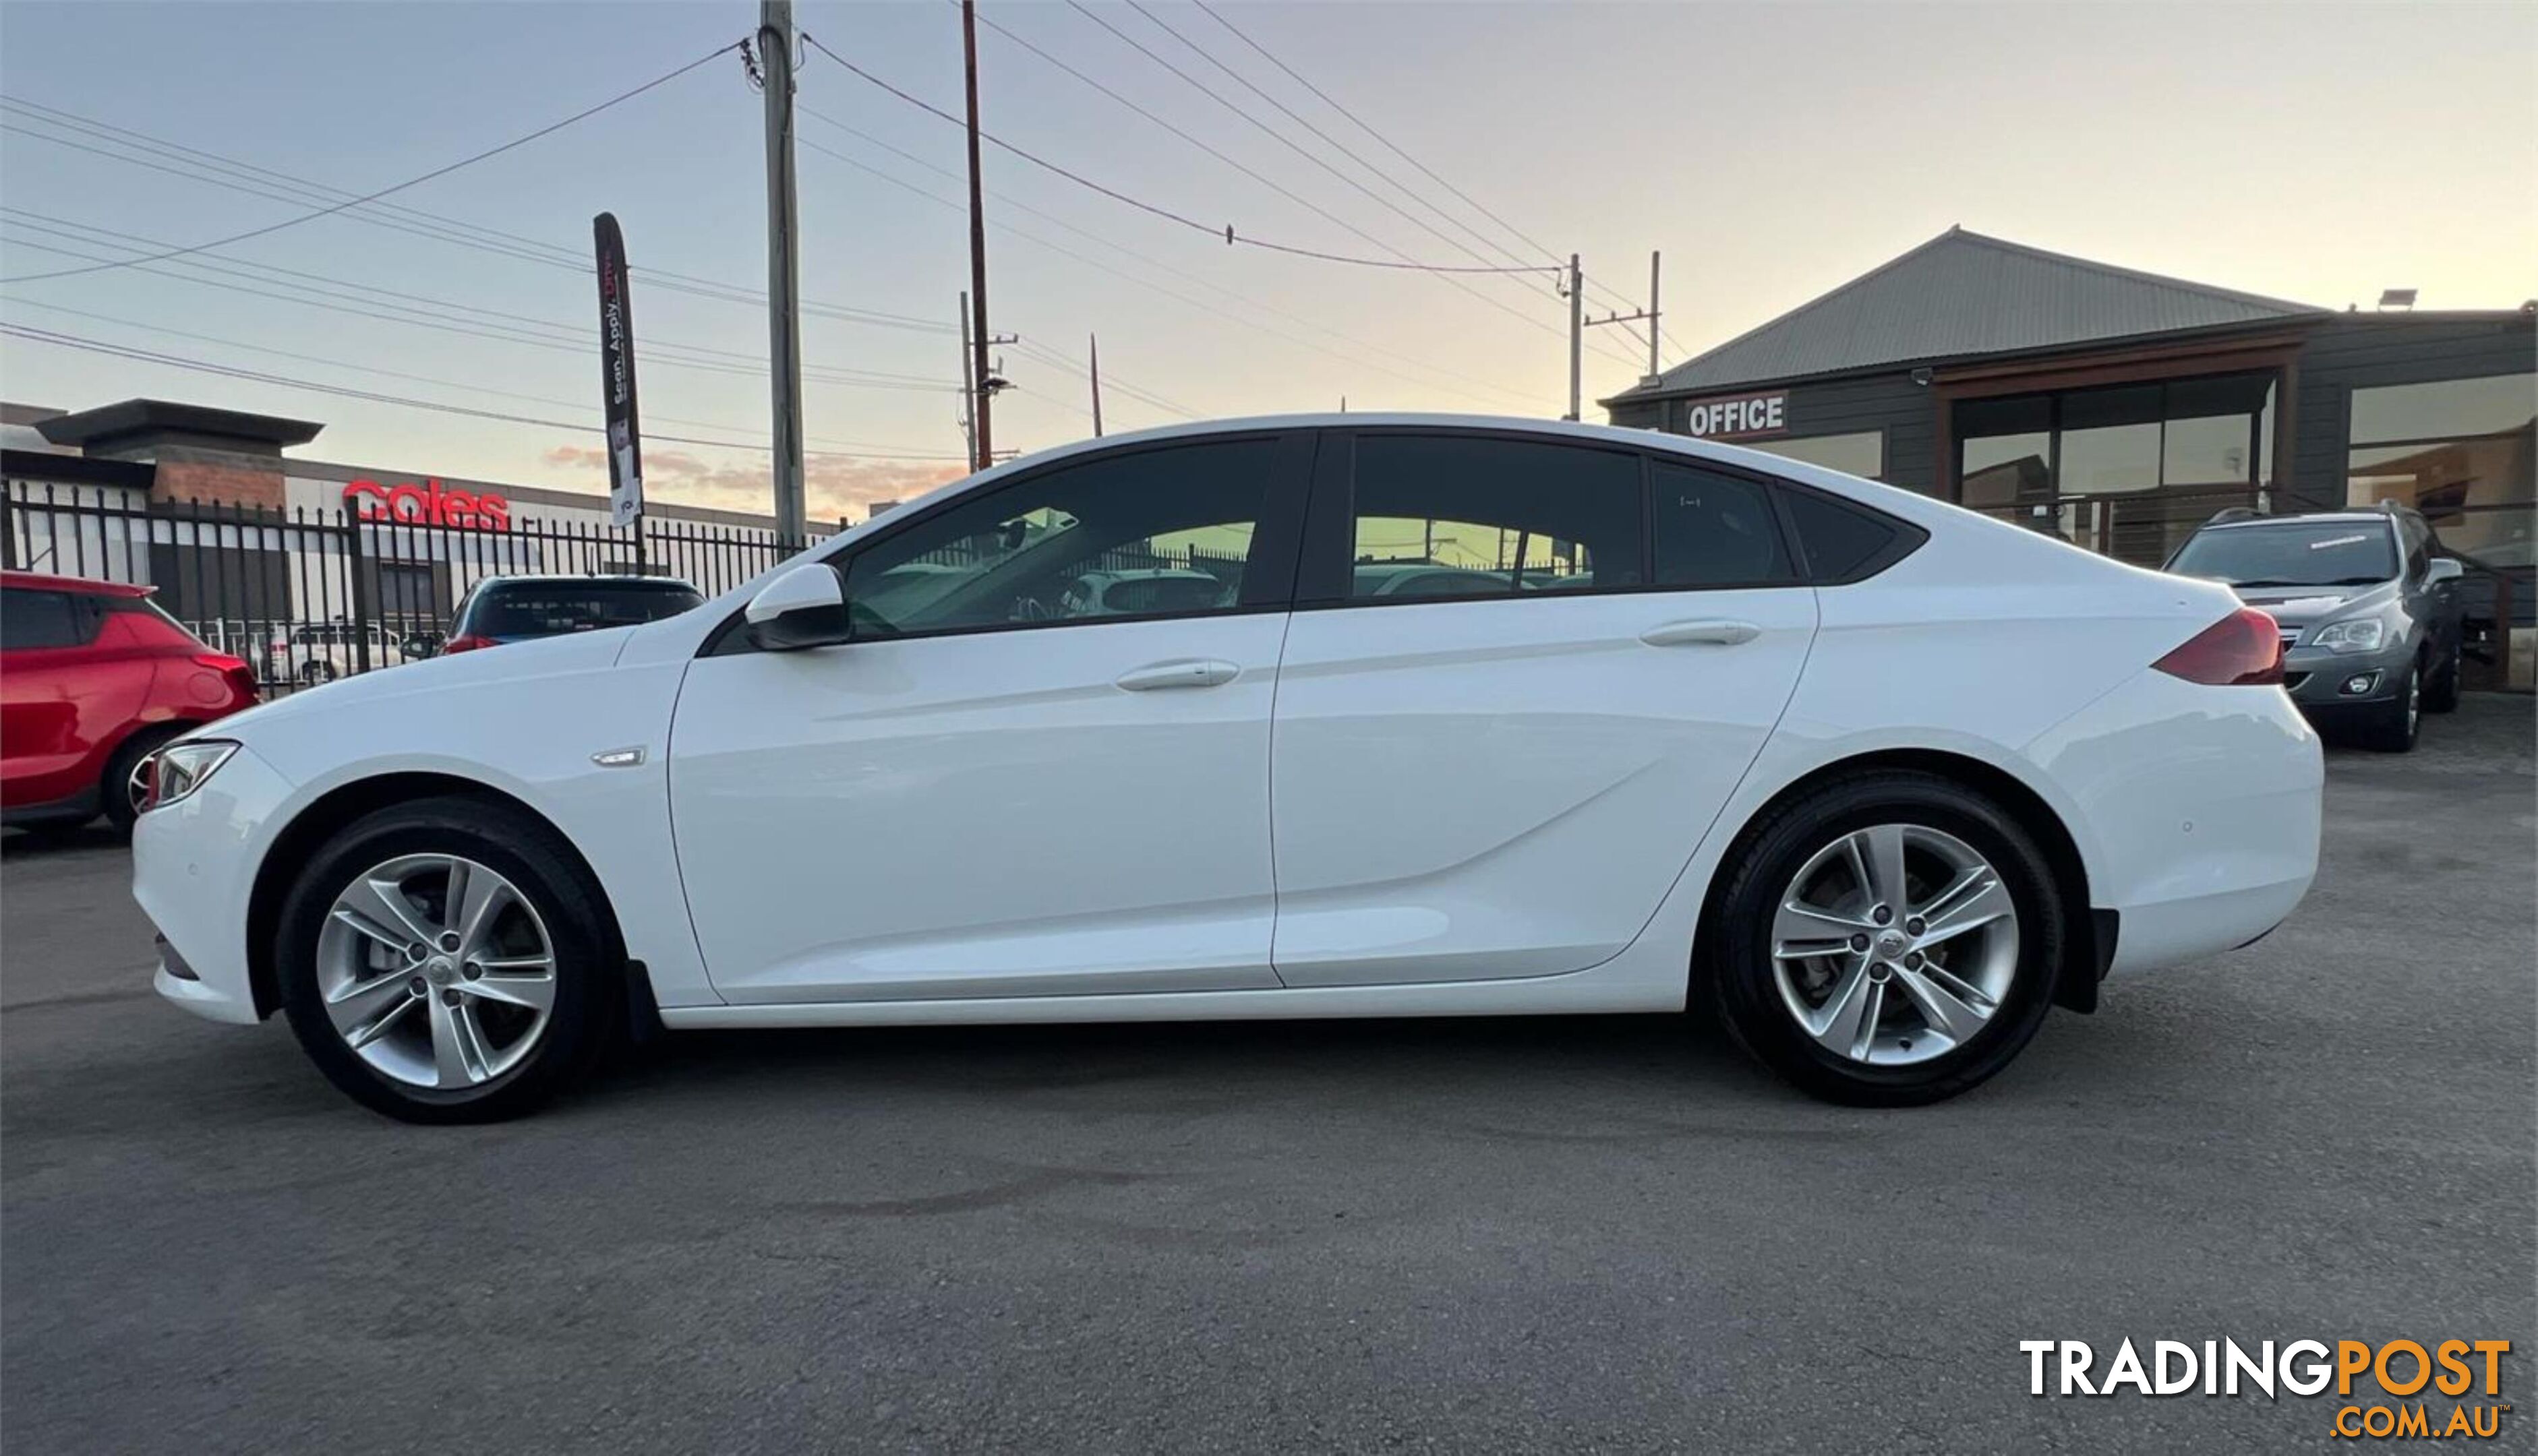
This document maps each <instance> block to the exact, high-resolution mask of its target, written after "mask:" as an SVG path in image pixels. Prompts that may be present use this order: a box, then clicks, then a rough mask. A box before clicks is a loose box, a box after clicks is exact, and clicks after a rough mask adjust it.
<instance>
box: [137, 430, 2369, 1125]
mask: <svg viewBox="0 0 2538 1456" xmlns="http://www.w3.org/2000/svg"><path fill="white" fill-rule="evenodd" d="M1120 560H1133V561H1136V562H1140V563H1155V562H1161V563H1184V564H1186V563H1192V562H1204V563H1206V569H1207V570H1208V571H1210V572H1212V573H1213V574H1214V575H1215V576H1216V577H1217V578H1218V579H1221V580H1222V581H1224V582H1225V583H1227V589H1226V590H1224V591H1222V592H1217V593H1206V594H1192V595H1185V596H1183V597H1181V598H1176V599H1174V600H1173V601H1171V602H1169V603H1163V604H1161V605H1163V606H1165V607H1168V608H1169V610H1158V611H1153V612H1142V613H1124V614H1123V613H1117V612H1112V611H1108V610H1106V609H1104V610H1099V611H1095V610H1091V609H1088V608H1085V606H1084V599H1083V596H1082V593H1080V592H1076V593H1072V594H1070V592H1069V590H1068V588H1069V587H1070V586H1071V585H1072V584H1073V583H1075V582H1077V581H1078V580H1079V579H1081V578H1082V577H1083V576H1084V575H1085V574H1086V572H1087V571H1089V570H1099V569H1102V563H1104V562H1105V561H1109V562H1115V561H1120ZM1492 561H1495V562H1496V563H1498V565H1497V569H1496V570H1495V571H1492V569H1491V567H1490V565H1489V563H1491V562H1492ZM1439 562H1450V563H1452V564H1453V566H1454V568H1455V569H1453V570H1452V571H1450V572H1441V571H1440V572H1434V573H1427V574H1428V575H1430V576H1431V577H1433V579H1436V580H1439V581H1447V582H1450V583H1451V589H1450V591H1447V590H1441V589H1440V590H1439V591H1438V592H1437V593H1436V594H1434V595H1429V594H1423V593H1422V592H1420V591H1418V590H1416V589H1402V590H1394V591H1385V592H1381V593H1380V594H1377V593H1374V592H1370V591H1369V590H1367V589H1366V588H1365V583H1366V582H1367V581H1369V580H1374V581H1378V582H1389V581H1391V580H1393V579H1394V578H1396V577H1399V578H1402V579H1403V580H1404V581H1407V582H1410V583H1411V587H1413V588H1415V579H1416V577H1417V575H1418V574H1420V573H1412V572H1406V571H1385V570H1369V569H1367V568H1368V567H1369V566H1383V565H1386V564H1387V563H1388V564H1392V565H1399V566H1414V565H1430V564H1436V563H1439ZM919 566H922V567H924V568H925V569H924V570H923V571H921V572H918V571H914V570H912V568H915V567H919ZM1154 569H1177V568H1173V567H1169V566H1166V567H1156V568H1154ZM1475 571H1478V572H1480V573H1483V574H1484V575H1496V576H1499V577H1502V578H1503V581H1504V586H1503V589H1499V590H1495V591H1480V590H1476V589H1474V588H1475V583H1474V582H1472V581H1471V580H1468V579H1466V578H1468V577H1470V576H1471V575H1472V574H1473V573H1474V572H1475ZM916 575H922V576H924V577H925V578H926V581H927V589H926V590H924V591H921V592H910V591H904V590H897V589H880V590H876V589H875V583H885V582H895V583H902V584H903V583H905V582H906V581H908V580H910V579H912V578H913V577H914V576H916ZM1544 581H1556V582H1557V583H1558V584H1559V586H1560V587H1561V589H1560V590H1557V591H1551V590H1543V589H1541V583H1542V582H1544ZM2278 642H2279V638H2278V636H2277V634H2276V632H2275V629H2274V627H2273V624H2272V623H2271V622H2270V621H2268V620H2267V619H2266V618H2265V617H2264V615H2263V614H2262V613H2259V612H2254V611H2250V610H2246V609H2243V608H2241V607H2240V605H2239V604H2238V603H2237V600H2236V599H2234V598H2233V597H2232V596H2231V594H2230V593H2229V592H2228V591H2227V590H2226V589H2224V588H2222V587H2219V586H2214V585H2211V584H2208V583H2203V582H2197V581H2190V580H2184V579H2180V578H2176V577H2171V576H2162V575H2157V574H2154V573H2152V572H2148V571H2142V570H2137V569H2135V568H2133V567H2130V566H2125V565H2122V564H2119V563H2114V562H2110V561H2106V560H2104V559H2102V558H2099V557H2095V556H2091V555H2089V554H2087V553H2085V552H2082V551H2080V550H2077V549H2075V548H2073V547H2070V546H2066V545H2063V544H2061V543H2059V542H2055V541H2052V540H2049V539H2047V538H2044V537H2041V536H2038V535H2036V534H2034V533H2032V532H2029V531H2024V530H2020V529H2018V528H2017V527H2015V526H2011V525H2007V524H2003V523H2000V522H1997V521H1993V520H1989V519H1986V518H1984V517H1981V516H1977V515H1973V514H1970V513H1969V512H1966V511H1963V510H1960V509H1958V508H1956V507H1954V506H1951V505H1946V504H1942V503H1940V502H1938V501H1934V500H1930V499H1926V498H1923V497H1921V496H1914V495H1911V494H1909V493H1906V492H1904V491H1898V490H1893V489H1890V488H1888V487H1885V486H1880V485H1876V484H1873V483H1870V482H1867V481H1861V480H1856V479H1853V478H1851V477H1848V476H1843V475H1838V474H1835V473H1833V472H1830V471H1825V470H1821V469H1817V468H1815V467H1812V466H1807V465H1802V464H1797V463H1794V462H1790V461H1786V460H1780V459H1776V458H1773V457H1770V456H1765V455H1760V454H1755V453H1752V452H1748V451H1744V450H1739V449H1736V448H1733V447H1731V446H1723V445H1715V444H1708V443H1704V442H1702V441H1697V440H1689V439H1681V438H1673V437H1668V436H1663V435H1656V434H1650V433H1646V432H1642V431H1636V430H1607V429H1599V428H1595V427H1590V426H1574V425H1551V424H1543V423H1538V422H1518V421H1489V420H1472V419H1456V418H1438V417H1414V416H1391V417H1386V416H1368V415H1331V416H1314V417H1300V418H1292V419H1268V420H1248V421H1234V422H1228V423H1221V424H1211V425H1204V426H1195V427H1189V428H1184V429H1174V430H1160V431H1155V432H1152V433H1147V434H1141V435H1133V436H1113V437H1111V438H1108V439H1105V440H1099V441H1092V442H1087V443H1085V444H1082V445H1077V446H1073V447H1069V448H1065V449H1057V450H1050V451H1047V452H1044V453H1041V454H1037V455H1034V456H1032V457H1031V458H1029V459H1027V460H1022V461H1018V462H1015V463H1012V464H1008V465H1004V466H1000V467H998V468H996V469H994V470H990V471H987V472H985V473H984V474H981V475H978V476H975V477H972V478H970V479H968V480H966V481H962V482H960V483H958V484H955V485H952V486H949V487H946V488H945V489H943V490H942V491H940V492H938V493H937V494H935V495H934V496H931V497H929V498H927V499H926V500H924V501H922V502H919V503H917V504H915V505H913V506H910V507H908V508H904V509H902V510H898V511H894V512H892V513H890V514H888V515H886V516H883V517H881V518H879V519H878V520H875V521H872V522H870V523H867V524H865V525H863V526H860V527H858V528H856V529H854V530H852V531H848V532H846V533H844V534H843V535H841V536H838V537H836V538H835V539H833V540H831V541H829V542H827V543H824V544H823V545H822V546H821V547H819V548H818V549H817V550H816V551H814V552H813V553H812V554H810V555H809V556H807V557H804V558H801V559H798V560H796V561H794V562H792V563H787V564H785V565H783V566H781V567H778V568H776V569H774V570H772V571H770V572H768V574H766V575H765V576H762V577H760V578H759V579H757V580H755V581H753V582H751V583H749V584H748V585H746V586H744V587H742V588H740V589H739V590H737V591H734V592H732V593H730V594H729V595H727V596H725V597H723V598H722V599H720V600H718V601H716V602H713V603H711V604H709V605H708V606H706V607H705V608H703V609H701V610H698V611H694V612H690V613H687V614H685V615H683V616H680V617H676V618H672V619H669V620H667V621H663V622H656V623H651V624H648V625H645V626H641V627H634V628H628V629H615V630H608V631H598V632H588V633H577V634H574V635H571V636H567V637H561V638H555V639H551V640H546V641H538V642H530V643H523V644H520V645H517V646H513V647H510V648H506V649H504V650H503V651H501V652H479V653H468V654H464V655H461V656H457V657H449V658H442V659H439V660H436V661H432V662H426V663H422V664H420V665H417V666H414V667H410V668H407V669H404V670H402V671H398V672H393V673H377V674H371V675H368V676H365V677H360V678H354V679H350V680H347V681H345V682H341V683H337V684H334V685H331V686H328V687H325V688H321V689H318V690H316V691H313V692H307V693H301V694H297V695H292V696H290V697H288V698H285V699H283V700H280V701H277V702H274V703H271V704H268V705H267V706H264V707H261V708H258V709H255V710H254V711H251V712H248V713H244V714H241V715H239V716H236V717H234V718H229V719H224V720H223V721H222V722H220V723H218V724H215V725H213V726H212V727H211V728H210V729H208V730H205V731H204V732H203V733H201V734H200V735H198V736H196V737H194V738H191V739H189V740H186V741H184V742H182V743H181V744H179V745H178V746H176V747H174V748H171V749H169V750H168V751H167V753H166V754H165V756H164V757H163V760H162V763H161V770H160V772H159V773H158V775H157V785H158V787H157V801H156V803H155V805H154V807H152V808H151V809H150V810H149V811H148V812H147V813H145V814H143V815H142V817H141V821H140V825H139V828H138V832H137V834H136V835H135V839H134V891H135V893H136V894H137V896H138V897H139V899H140V902H141V904H142V906H143V908H144V909H146V910H147V911H148V913H149V915H150V918H151V919H152V920H153V921H154V922H155V923H156V924H157V926H158V928H159V930H160V932H161V936H162V942H163V947H162V953H161V963H160V969H159V972H158V977H157V984H158V989H159V991H160V992H161V994H163V995H165V996H166V997H167V999H168V1000H170V1001H173V1002H175V1003H176V1004H177V1005H179V1006H182V1007H184V1008H186V1009H188V1010H190V1011H194V1012H197V1013H199V1014H201V1015H203V1016H206V1017H209V1018H211V1019H213V1020H215V1021H222V1022H233V1023H240V1024H251V1023H254V1022H257V1021H260V1020H262V1019H263V1018H265V1017H268V1016H271V1015H272V1014H273V1013H274V1012H276V1011H280V1012H283V1013H285V1014H287V1015H288V1017H289V1019H290V1022H291V1025H292V1027H293V1029H294V1030H295V1031H296V1032H297V1033H298V1035H299V1038H300V1041H301V1044H302V1046H304V1047H305V1048H306V1050H307V1053H308V1055H309V1056H310V1057H311V1058H312V1059H313V1060H314V1061H315V1062H316V1064H317V1066H318V1067H319V1068H320V1069H322V1070H323V1071H324V1073H325V1074H326V1075H327V1077H329V1078H330V1079H332V1080H333V1081H334V1083H335V1084H336V1085H337V1086H338V1087H340V1088H341V1089H343V1090H344V1091H345V1092H349V1093H350V1094H351V1095H353V1096H354V1097H356V1098H358V1099H360V1100H361V1101H363V1102H365V1103H367V1104H368V1105H370V1106H372V1107H374V1108H377V1109H379V1110H381V1111H383V1112H387V1113H390V1114H393V1115H395V1116H399V1117H406V1118H412V1119H415V1120H419V1121H451V1120H467V1119H484V1118H492V1117H500V1116H505V1115H509V1114H513V1113H517V1112H520V1111H522V1110H524V1109H526V1108H528V1107H530V1106H532V1105H534V1104H535V1103H537V1102H538V1101H540V1100H541V1099H542V1098H545V1097H546V1096H548V1095H550V1094H552V1093H554V1092H557V1091H558V1090H560V1089H562V1088H565V1087H567V1086H568V1085H570V1084H572V1083H573V1082H575V1081H576V1080H577V1079H579V1078H581V1077H582V1076H583V1075H584V1074H585V1072H586V1071H587V1070H588V1069H589V1068H590V1066H591V1065H592V1063H593V1060H594V1058H595V1057H596V1055H597V1054H598V1053H599V1052H600V1051H601V1049H602V1048H603V1047H604V1046H605V1045H606V1044H607V1043H608V1042H609V1041H610V1040H611V1039H612V1038H614V1037H618V1036H622V1035H625V1034H627V1032H628V1030H629V1028H630V1027H631V1026H651V1025H653V1019H654V1018H655V1017H657V1018H658V1023H659V1024H661V1025H666V1026H669V1027H671V1028H686V1027H735V1026H738V1027H747V1026H883V1025H889V1026H907V1025H942V1024H948V1023H984V1022H1094V1021H1106V1022H1118V1021H1157V1022H1162V1021H1179V1020H1197V1019H1202V1018H1237V1017H1240V1018H1262V1017H1287V1018H1304V1017H1365V1016H1450V1015H1537V1014H1544V1013H1556V1012H1659V1011H1675V1010H1682V1009H1684V1008H1685V1007H1687V1006H1692V1007H1695V1008H1698V1009H1703V1010H1714V1011H1715V1012H1716V1013H1717V1014H1719V1015H1721V1016H1723V1017H1724V1019H1725V1020H1726V1022H1727V1024H1728V1026H1730V1027H1732V1028H1733V1030H1734V1032H1735V1034H1736V1035H1737V1037H1738V1039H1739V1040H1741V1041H1742V1042H1743V1043H1744V1044H1745V1045H1746V1046H1747V1047H1749V1048H1751V1049H1752V1051H1753V1052H1754V1053H1755V1054H1756V1055H1757V1056H1758V1057H1759V1058H1761V1060H1763V1061H1764V1062H1765V1063H1767V1064H1769V1065H1770V1067H1772V1068H1774V1069H1775V1070H1777V1071H1778V1072H1780V1073H1781V1074H1782V1075H1784V1076H1785V1077H1787V1078H1788V1079H1789V1080H1791V1081H1792V1082H1794V1083H1796V1084H1797V1085H1798V1086H1799V1087H1801V1088H1803V1089H1805V1090H1806V1091H1808V1092H1813V1093H1816V1094H1818V1095H1820V1096H1825V1097H1830V1098H1834V1099H1837V1100H1841V1101H1847V1102H1855V1103H1870V1104H1897V1103H1909V1102H1923V1101H1929V1100H1932V1099H1935V1098H1939V1097H1943V1096H1947V1095H1950V1094H1952V1093H1954V1092H1961V1091H1963V1090H1965V1089H1967V1088H1970V1087H1971V1086H1973V1085H1975V1084H1976V1083H1979V1082H1981V1081H1982V1080H1984V1079H1985V1078H1987V1077H1989V1076H1991V1075H1992V1074H1993V1073H1995V1072H1997V1071H1999V1070H2000V1069H2001V1068H2002V1067H2003V1066H2004V1065H2006V1064H2007V1063H2008V1062H2009V1061H2010V1059H2011V1058H2012V1057H2014V1056H2016V1055H2017V1053H2018V1051H2019V1050H2020V1048H2021V1047H2023V1046H2024V1045H2025V1044H2026V1043H2027V1041H2028V1039H2029V1038H2030V1037H2031V1036H2033V1035H2034V1034H2035V1032H2036V1029H2037V1025H2038V1023H2039V1022H2041V1020H2042V1019H2043V1017H2044V1015H2045V1013H2046V1011H2047V1009H2048V1008H2050V1007H2052V1006H2056V1005H2059V1006H2063V1007H2068V1008H2073V1009H2076V1010H2081V1011H2087V1010H2090V1009H2092V1008H2093V1007H2094V1006H2095V1005H2096V1002H2097V999H2098V996H2099V990H2100V983H2101V981H2102V980H2104V978H2106V977H2107V976H2109V975H2114V976H2120V975H2122V974H2124V973H2126V972H2130V971H2136V970H2145V969H2149V968H2152V967H2155V966H2162V965H2168V964H2171V963H2174V962H2177V961H2183V960H2193V959H2195V958H2198V957H2203V956H2207V955H2210V954H2213V953H2215V952H2220V951H2226V950H2229V949H2231V948H2233V947H2235V946H2237V945H2240V944H2242V943H2244V942H2247V941H2250V940H2253V939H2255V938H2256V937H2258V936H2261V935H2263V934H2264V933H2266V932H2267V931H2269V930H2271V929H2272V928H2273V927H2274V926H2275V925H2276V924H2278V923H2279V922H2281V921H2282V919H2283V918H2284V917H2285V916H2287V915H2289V914H2290V913H2291V911H2292V908H2293V906H2295V905H2296V904H2298V903H2299V902H2300V898H2301V896H2302V894H2303V893H2304V892H2305V891H2306V890H2307V888H2308V884H2309V880H2310V877H2311V876H2312V874H2313V873H2314V872H2315V869H2316V863H2317V845H2318V823H2319V791H2320V785H2321V777H2322V775H2321V765H2320V761H2319V754H2318V747H2317V740H2316V738H2315V737H2314V736H2313V735H2312V734H2311V732H2310V731H2309V729H2308V727H2307V726H2306V725H2305V724H2304V722H2303V721H2302V719H2301V716H2300V714H2299V713H2297V712H2296V711H2294V710H2293V708H2292V705H2291V702H2290V700H2289V698H2287V697H2286V696H2285V695H2284V693H2283V691H2282V689H2281V688H2280V687H2279V686H2278V683H2279V679H2280V671H2281V665H2280V655H2279V654H2280V649H2279V646H2278ZM2215 1034H2227V1033H2226V1031H2223V1030H2220V1029H2218V1028H2216V1030H2215Z"/></svg>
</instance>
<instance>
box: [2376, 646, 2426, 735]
mask: <svg viewBox="0 0 2538 1456" xmlns="http://www.w3.org/2000/svg"><path fill="white" fill-rule="evenodd" d="M2423 726H2424V670H2423V668H2422V667H2421V666H2420V665H2419V664H2416V663H2408V664H2407V665H2406V675H2405V676H2404V677H2403V678H2401V679H2400V680H2399V681H2398V683H2397V691H2396V693H2395V694H2393V695H2391V696H2390V697H2389V698H2388V700H2387V701H2386V702H2384V703H2381V704H2379V705H2378V706H2376V707H2375V708H2373V709H2371V717H2370V718H2369V719H2368V720H2367V721H2365V722H2364V723H2363V724H2362V742H2363V743H2364V744H2365V745H2366V746H2368V747H2370V748H2374V749H2377V750H2378V751H2379V752H2381V753H2383V754H2403V753H2409V752H2412V751H2413V749H2414V747H2415V738H2416V735H2417V734H2418V733H2420V732H2421V731H2422V729H2423Z"/></svg>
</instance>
